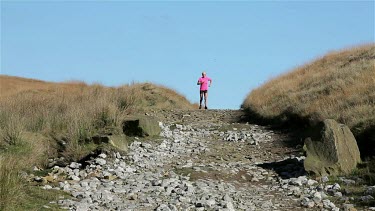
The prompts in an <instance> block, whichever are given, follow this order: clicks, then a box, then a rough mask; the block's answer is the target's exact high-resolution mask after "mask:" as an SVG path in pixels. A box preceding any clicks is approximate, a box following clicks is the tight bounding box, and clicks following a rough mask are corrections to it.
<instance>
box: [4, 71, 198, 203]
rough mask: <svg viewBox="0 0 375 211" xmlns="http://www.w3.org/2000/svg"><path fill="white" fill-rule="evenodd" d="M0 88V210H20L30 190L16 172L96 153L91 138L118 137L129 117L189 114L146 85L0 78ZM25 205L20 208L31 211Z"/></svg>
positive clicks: (178, 98) (185, 105) (169, 94)
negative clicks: (153, 112)
mask: <svg viewBox="0 0 375 211" xmlns="http://www.w3.org/2000/svg"><path fill="white" fill-rule="evenodd" d="M0 85H1V86H0V170H1V173H0V200H1V201H2V202H1V203H0V210H17V209H19V210H22V208H17V207H20V203H15V202H16V201H17V202H19V198H20V197H23V196H24V195H27V192H30V191H29V189H30V188H29V187H27V186H24V185H23V181H22V180H21V178H19V172H20V171H30V169H31V168H32V167H33V166H40V167H43V166H44V167H45V166H46V162H47V158H51V157H56V156H58V155H59V156H60V155H62V156H64V157H65V158H66V159H67V160H75V161H76V160H79V159H81V158H83V157H84V156H86V155H87V154H88V153H90V152H91V151H92V150H93V149H94V148H95V147H96V146H94V145H93V144H92V142H90V139H91V137H92V136H94V135H100V134H106V133H108V132H110V133H119V132H120V131H121V124H122V120H123V119H124V118H125V116H127V115H129V114H132V113H137V112H144V111H149V110H158V109H192V108H193V105H192V104H191V103H189V102H188V100H186V98H185V97H183V96H182V95H180V94H178V93H177V92H175V91H173V90H171V89H168V88H166V87H163V86H158V85H154V84H150V83H134V84H131V85H124V86H121V87H116V88H115V87H105V86H102V85H99V84H94V85H87V84H85V83H83V82H65V83H50V82H43V81H39V80H33V79H24V78H19V77H12V76H2V75H0ZM9 161H12V162H9ZM9 190H12V191H13V192H14V193H13V192H9ZM23 198H30V200H32V201H33V200H34V199H33V198H32V197H27V196H25V197H23ZM30 200H29V201H27V200H26V202H22V203H25V204H26V205H25V206H34V205H32V202H31V201H30ZM30 203H31V204H30ZM38 203H42V202H38ZM16 205H17V206H16ZM21 205H22V206H21V207H25V206H24V205H23V204H21ZM36 206H37V205H36Z"/></svg>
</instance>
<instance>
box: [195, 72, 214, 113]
mask: <svg viewBox="0 0 375 211" xmlns="http://www.w3.org/2000/svg"><path fill="white" fill-rule="evenodd" d="M208 82H210V84H208ZM211 84H212V80H211V78H209V77H207V76H206V72H202V77H200V78H199V79H198V82H197V85H200V89H199V94H200V100H199V109H201V108H202V100H203V96H204V108H205V109H207V97H208V93H207V92H208V87H210V86H211Z"/></svg>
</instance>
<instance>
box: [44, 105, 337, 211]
mask: <svg viewBox="0 0 375 211" xmlns="http://www.w3.org/2000/svg"><path fill="white" fill-rule="evenodd" d="M146 115H150V116H157V117H158V118H159V119H160V120H161V122H160V126H161V128H162V133H161V137H160V138H146V139H144V140H138V141H137V140H136V141H134V142H133V143H132V144H130V146H129V151H128V153H127V154H126V155H120V154H119V153H113V155H107V154H100V155H99V156H98V157H96V158H93V159H92V160H91V161H90V163H89V165H87V166H85V168H83V167H82V166H81V164H78V163H71V164H70V165H69V166H67V167H65V168H61V167H54V172H55V174H59V173H61V172H63V173H65V174H67V175H69V177H68V178H70V180H66V181H61V182H60V183H59V184H58V185H56V186H50V185H46V186H44V188H45V189H59V190H64V191H66V192H68V193H70V194H71V195H72V196H73V199H61V200H59V201H57V202H53V203H57V204H59V205H60V206H61V207H62V208H64V209H69V210H165V211H167V210H292V209H293V210H305V209H307V208H309V210H339V208H337V207H336V206H335V204H333V203H332V202H331V201H330V200H329V199H327V194H328V193H332V194H336V193H340V192H339V191H340V186H339V185H336V186H334V185H331V186H328V185H327V186H325V185H324V184H322V183H321V182H320V181H319V182H320V183H319V182H318V181H315V180H312V179H308V177H306V176H305V172H304V170H303V166H302V163H303V159H304V157H303V156H302V155H303V154H301V146H296V142H295V141H294V139H293V138H292V137H291V136H289V135H288V134H284V133H281V132H275V131H273V130H271V129H269V128H266V127H262V126H258V125H253V124H248V123H246V122H244V121H243V120H244V118H243V113H242V112H241V111H239V110H194V111H164V112H158V113H147V114H146ZM239 120H242V123H238V122H239Z"/></svg>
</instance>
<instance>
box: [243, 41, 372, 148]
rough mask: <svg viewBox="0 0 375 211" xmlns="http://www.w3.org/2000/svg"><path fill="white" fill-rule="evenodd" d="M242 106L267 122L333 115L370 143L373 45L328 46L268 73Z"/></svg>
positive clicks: (312, 118) (314, 121) (315, 118)
mask: <svg viewBox="0 0 375 211" xmlns="http://www.w3.org/2000/svg"><path fill="white" fill-rule="evenodd" d="M242 107H243V108H244V109H246V110H247V111H248V112H249V113H250V114H251V115H253V116H255V117H257V118H260V119H263V120H266V121H269V122H278V123H287V122H288V123H291V121H296V120H299V121H302V122H307V123H308V124H314V123H316V122H318V121H321V120H324V119H327V118H330V119H335V120H337V121H338V122H340V123H344V124H346V125H348V126H349V127H350V128H351V130H352V131H353V133H354V134H355V136H356V137H357V138H359V139H360V140H361V141H364V142H363V143H364V144H366V145H367V144H369V142H370V141H372V143H375V45H374V44H368V45H363V46H358V47H354V48H350V49H344V50H340V51H334V52H330V53H328V54H326V55H325V56H323V57H321V58H318V59H316V60H315V61H313V62H310V63H308V64H306V65H303V66H301V67H298V68H296V69H294V70H292V71H291V72H288V73H286V74H283V75H281V76H279V77H277V78H275V79H272V80H270V81H268V82H267V83H265V84H264V85H262V86H261V87H259V88H257V89H255V90H252V91H251V92H250V93H249V94H248V96H247V97H246V99H245V101H244V102H243V104H242ZM364 148H366V147H364ZM371 150H373V149H371ZM361 152H362V151H361Z"/></svg>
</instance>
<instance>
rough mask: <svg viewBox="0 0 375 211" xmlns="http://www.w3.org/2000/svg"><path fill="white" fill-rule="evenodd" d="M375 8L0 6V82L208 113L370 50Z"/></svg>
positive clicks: (323, 4)
mask: <svg viewBox="0 0 375 211" xmlns="http://www.w3.org/2000/svg"><path fill="white" fill-rule="evenodd" d="M374 40H375V37H374V1H362V2H358V1H331V2H328V1H310V2H307V1H289V2H287V1H267V2H261V1H248V2H223V1H221V2H211V1H205V2H199V1H190V2H189V1H184V2H177V1H175V2H167V1H164V2H163V1H148V2H126V1H65V2H63V1H52V2H51V1H49V2H47V1H1V69H0V73H1V74H6V75H13V76H21V77H27V78H37V79H42V80H47V81H66V80H73V79H74V80H83V81H85V82H87V83H93V82H99V83H102V84H104V85H108V86H118V85H121V84H128V83H131V82H133V81H135V82H146V81H147V82H154V83H157V84H162V85H165V86H168V87H170V88H173V89H175V90H177V91H178V92H180V93H182V94H183V95H185V96H186V97H187V98H188V99H189V100H191V101H192V102H197V101H198V98H199V91H198V86H197V85H196V82H197V80H198V78H199V77H200V74H201V72H202V71H206V72H207V75H208V76H209V77H211V78H212V79H213V86H212V87H211V89H210V91H209V94H210V95H209V107H210V108H239V106H240V105H241V103H242V101H243V99H244V98H245V97H246V95H247V94H248V93H249V92H250V91H251V89H253V88H256V87H257V86H260V85H261V84H262V83H264V82H265V81H267V80H269V79H270V78H272V77H275V76H277V75H279V74H281V73H283V72H286V71H288V70H290V69H292V68H294V67H296V66H299V65H302V64H304V63H306V62H309V61H311V60H312V59H314V58H317V57H318V56H321V55H324V54H325V53H327V52H328V51H331V50H336V49H342V48H346V47H351V46H355V45H358V44H364V43H371V42H374Z"/></svg>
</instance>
